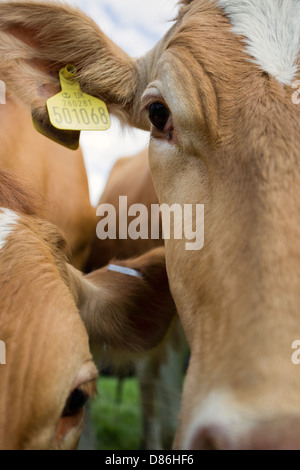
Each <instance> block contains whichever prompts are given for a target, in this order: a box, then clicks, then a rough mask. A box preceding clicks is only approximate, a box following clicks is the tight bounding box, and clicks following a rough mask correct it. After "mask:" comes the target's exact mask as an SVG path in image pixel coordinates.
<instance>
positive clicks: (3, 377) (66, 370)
mask: <svg viewBox="0 0 300 470" xmlns="http://www.w3.org/2000/svg"><path fill="white" fill-rule="evenodd" d="M29 200H30V193H29V192H25V191H24V190H23V188H21V187H19V186H18V185H17V184H16V182H15V180H14V178H13V177H11V176H10V175H9V174H7V173H3V172H2V171H0V202H1V204H4V207H3V208H1V209H0V290H1V296H0V337H1V348H3V345H4V347H5V360H3V351H2V350H1V358H0V359H1V364H0V448H1V449H6V450H8V449H72V448H76V446H77V443H78V440H79V437H80V434H81V431H82V428H83V412H84V405H85V403H86V401H87V400H88V398H90V397H92V396H93V395H94V393H95V390H96V383H95V380H96V377H97V369H96V367H95V365H94V363H93V361H92V357H91V353H90V344H89V339H90V343H91V346H92V347H93V346H94V345H96V347H97V349H98V350H99V349H104V345H105V349H106V351H107V354H110V356H111V357H114V355H116V357H119V356H121V358H122V359H121V361H122V362H123V361H124V360H125V359H124V358H125V357H126V354H127V353H128V355H129V356H130V357H133V356H136V355H137V353H141V352H142V351H144V350H149V349H153V348H154V347H155V346H156V344H157V343H158V342H159V341H161V340H162V338H163V336H164V334H165V333H166V330H167V328H168V326H169V323H170V321H171V320H172V318H173V316H174V314H175V307H174V303H173V299H172V296H171V294H170V291H169V285H168V278H167V275H166V268H165V257H164V248H161V249H158V250H154V251H152V252H149V253H146V254H145V255H143V256H142V257H140V258H137V259H133V260H127V261H126V262H124V263H120V265H125V267H127V268H129V269H131V270H136V271H134V272H136V273H137V274H138V275H137V276H128V275H124V274H123V273H122V268H118V269H117V272H115V271H112V270H109V269H108V268H103V269H102V270H99V271H95V272H94V273H92V274H90V275H89V276H86V277H84V276H83V275H82V274H81V273H80V272H79V271H77V270H76V269H75V268H74V267H73V266H71V265H70V264H68V249H67V245H66V242H65V240H64V238H63V236H62V234H61V232H60V231H59V230H58V229H57V228H56V227H55V226H53V225H52V224H50V223H49V222H46V221H44V220H42V219H39V218H38V217H36V215H35V209H34V207H35V204H34V202H32V203H31V204H30V203H29ZM115 263H118V262H117V261H115ZM120 271H121V272H120ZM130 272H131V271H130ZM160 294H161V295H162V297H163V299H164V301H163V302H161V298H160ZM144 302H145V305H144ZM149 313H151V315H150V314H149ZM80 315H81V317H80ZM82 320H83V321H84V323H85V325H84V323H83V321H82ZM85 327H86V328H85ZM86 329H87V330H88V333H89V339H88V335H87V331H86ZM116 353H118V354H116ZM121 361H120V360H119V361H118V362H121Z"/></svg>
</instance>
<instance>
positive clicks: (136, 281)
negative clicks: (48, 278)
mask: <svg viewBox="0 0 300 470" xmlns="http://www.w3.org/2000/svg"><path fill="white" fill-rule="evenodd" d="M120 266H121V267H123V268H126V269H125V270H124V269H121V270H120V269H119V268H118V267H120ZM70 269H71V271H72V273H71V284H72V285H73V288H72V292H73V295H74V296H75V298H76V300H77V304H78V307H79V310H80V314H81V316H82V318H83V321H84V323H85V326H86V328H87V331H88V334H89V338H90V342H91V346H92V348H93V346H99V345H100V344H105V345H106V350H110V351H112V352H114V351H117V352H120V351H121V352H123V353H128V352H143V351H146V350H150V349H152V348H154V347H155V346H156V345H157V344H158V343H159V342H160V341H161V340H162V339H163V337H164V335H165V334H166V332H167V330H168V328H169V325H170V323H171V320H172V319H173V317H174V315H175V313H176V309H175V305H174V302H173V298H172V295H171V292H170V289H169V283H168V277H167V273H166V267H165V257H164V249H163V248H158V249H156V250H152V251H151V252H148V253H147V254H145V255H143V256H141V257H139V258H136V259H132V260H128V261H126V262H117V261H116V262H114V263H113V265H110V267H106V268H103V269H100V270H97V271H95V272H93V273H92V274H89V275H88V276H85V277H80V278H79V277H78V272H77V273H76V272H75V271H74V269H73V268H70ZM120 271H121V272H120ZM126 272H127V274H126ZM74 281H75V284H74Z"/></svg>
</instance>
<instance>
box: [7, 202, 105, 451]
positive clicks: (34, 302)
mask: <svg viewBox="0 0 300 470" xmlns="http://www.w3.org/2000/svg"><path fill="white" fill-rule="evenodd" d="M0 240H1V242H0V247H1V249H0V259H1V262H0V285H1V299H0V336H1V339H2V340H3V341H4V342H5V346H6V364H5V365H0V377H1V379H0V384H1V385H0V410H1V412H0V416H1V417H0V448H1V449H6V450H7V449H72V448H76V446H77V443H78V440H79V437H80V434H81V431H82V428H83V409H84V405H85V403H86V401H87V399H88V398H90V397H92V396H93V394H94V392H95V390H96V384H95V379H96V377H97V369H96V367H95V366H94V364H93V362H92V358H91V354H90V350H89V343H88V336H87V333H86V330H85V328H84V325H83V323H82V320H81V318H80V316H79V312H78V309H77V308H76V305H75V302H74V299H73V297H72V295H71V293H70V291H69V289H68V288H67V285H66V284H65V283H64V282H63V280H62V276H63V271H61V270H62V269H63V267H64V266H65V264H66V260H65V258H64V255H63V253H62V251H61V248H62V247H63V244H64V241H63V239H62V238H61V236H60V235H59V233H58V232H57V231H56V230H55V229H54V227H52V226H51V225H50V224H47V223H42V222H39V221H38V220H33V218H32V217H29V216H25V215H24V216H20V215H18V214H17V213H16V212H13V211H12V210H9V209H6V208H4V209H1V210H0ZM60 272H61V273H60Z"/></svg>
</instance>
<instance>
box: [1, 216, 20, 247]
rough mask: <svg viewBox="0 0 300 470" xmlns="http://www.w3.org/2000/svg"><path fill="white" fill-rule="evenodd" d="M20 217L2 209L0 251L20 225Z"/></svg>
mask: <svg viewBox="0 0 300 470" xmlns="http://www.w3.org/2000/svg"><path fill="white" fill-rule="evenodd" d="M18 220H19V216H18V215H17V214H16V213H15V212H13V211H11V210H9V209H5V208H2V207H0V250H1V249H2V248H3V247H4V245H5V243H6V240H7V237H8V236H9V234H10V233H11V232H12V231H13V229H14V225H16V224H17V223H18Z"/></svg>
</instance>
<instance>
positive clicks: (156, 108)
mask: <svg viewBox="0 0 300 470" xmlns="http://www.w3.org/2000/svg"><path fill="white" fill-rule="evenodd" d="M148 116H149V119H150V121H151V124H152V125H153V126H154V127H156V129H158V130H159V131H162V132H163V131H164V129H165V127H166V124H167V122H168V119H169V116H170V111H169V110H168V109H167V108H166V107H165V106H164V105H163V104H162V103H152V104H151V105H150V106H149V108H148Z"/></svg>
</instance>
